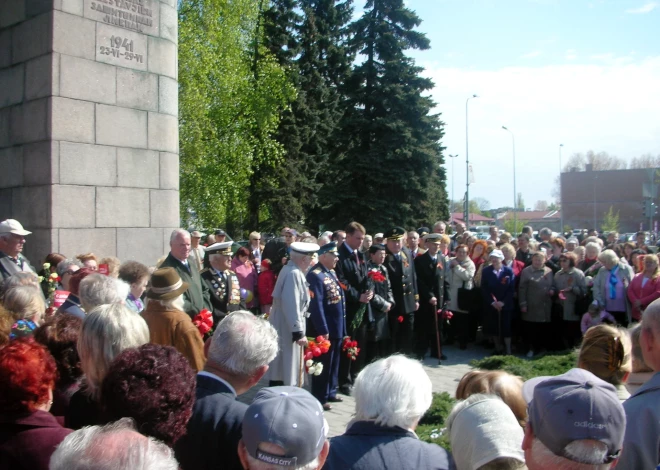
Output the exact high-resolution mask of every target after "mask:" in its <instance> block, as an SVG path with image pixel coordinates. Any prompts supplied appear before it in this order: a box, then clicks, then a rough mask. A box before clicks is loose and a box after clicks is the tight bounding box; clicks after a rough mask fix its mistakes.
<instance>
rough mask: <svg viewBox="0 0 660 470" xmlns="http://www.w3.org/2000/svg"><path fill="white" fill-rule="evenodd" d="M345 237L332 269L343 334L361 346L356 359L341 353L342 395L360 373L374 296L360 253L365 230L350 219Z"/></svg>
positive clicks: (349, 388)
mask: <svg viewBox="0 0 660 470" xmlns="http://www.w3.org/2000/svg"><path fill="white" fill-rule="evenodd" d="M345 232H346V239H345V240H344V243H342V244H341V246H339V248H338V252H339V261H338V262H337V265H336V267H335V269H336V270H337V278H338V279H339V282H340V285H341V286H342V289H344V295H345V297H346V328H347V333H346V334H347V335H348V336H350V337H351V338H352V339H353V340H354V341H357V342H358V346H359V347H360V348H361V350H360V353H359V354H358V357H357V360H355V361H352V360H350V359H349V358H348V357H347V356H346V354H342V355H341V358H340V361H339V387H340V390H341V392H342V393H344V394H345V395H350V394H351V388H352V384H353V380H354V379H355V378H356V377H357V375H358V374H359V373H360V371H361V370H362V368H363V367H364V365H365V362H366V361H365V357H366V352H367V351H366V347H367V338H368V336H367V330H368V327H369V324H370V322H371V320H372V319H373V316H372V313H371V306H370V305H369V301H370V300H371V298H372V297H373V296H374V293H373V291H371V290H369V288H368V287H369V283H368V279H367V272H368V269H367V263H366V260H365V259H364V254H363V253H361V252H360V247H361V246H362V242H363V241H364V236H365V234H366V233H367V231H366V230H365V228H364V227H363V226H362V224H360V223H358V222H351V223H350V224H348V225H347V226H346V230H345ZM363 305H364V306H365V309H364V312H363V314H362V319H361V320H360V321H359V323H360V324H359V325H357V328H354V327H353V322H354V320H355V322H356V323H357V320H356V319H355V317H356V314H357V313H358V312H359V311H361V308H360V307H361V306H363Z"/></svg>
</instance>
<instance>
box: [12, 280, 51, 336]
mask: <svg viewBox="0 0 660 470" xmlns="http://www.w3.org/2000/svg"><path fill="white" fill-rule="evenodd" d="M3 305H4V307H5V309H7V311H9V312H10V313H11V314H12V315H13V317H14V321H16V322H17V323H19V324H20V325H23V326H26V327H28V326H29V327H30V330H34V328H36V326H35V325H39V324H41V322H42V320H43V318H44V315H45V313H46V303H45V302H44V298H43V296H42V295H41V292H40V289H39V287H37V286H34V285H27V286H18V287H14V288H13V289H11V290H9V292H7V294H5V297H4V299H3Z"/></svg>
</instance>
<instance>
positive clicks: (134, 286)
mask: <svg viewBox="0 0 660 470" xmlns="http://www.w3.org/2000/svg"><path fill="white" fill-rule="evenodd" d="M149 274H150V273H149V268H148V267H147V266H145V265H144V264H142V263H138V262H137V261H126V262H125V263H124V264H122V265H121V266H120V267H119V279H120V280H121V281H124V282H125V283H126V284H128V285H129V287H130V289H131V290H130V292H129V293H128V296H127V297H126V302H125V303H126V306H127V307H128V308H130V309H131V310H133V311H134V312H136V313H140V312H141V311H142V310H144V303H143V302H142V294H144V291H145V290H146V288H147V284H148V283H149Z"/></svg>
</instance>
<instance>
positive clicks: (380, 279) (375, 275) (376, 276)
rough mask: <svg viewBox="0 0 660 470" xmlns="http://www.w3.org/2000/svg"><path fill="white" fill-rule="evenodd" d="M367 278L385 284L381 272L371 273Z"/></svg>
mask: <svg viewBox="0 0 660 470" xmlns="http://www.w3.org/2000/svg"><path fill="white" fill-rule="evenodd" d="M367 276H369V277H370V278H371V280H372V281H374V282H385V276H383V273H381V272H380V271H369V272H368V273H367Z"/></svg>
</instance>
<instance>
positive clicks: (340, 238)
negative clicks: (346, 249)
mask: <svg viewBox="0 0 660 470" xmlns="http://www.w3.org/2000/svg"><path fill="white" fill-rule="evenodd" d="M344 240H346V232H345V231H344V230H335V231H334V232H332V236H331V237H330V241H333V242H337V246H342V244H343V243H344Z"/></svg>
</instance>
